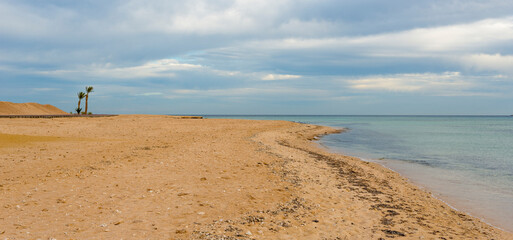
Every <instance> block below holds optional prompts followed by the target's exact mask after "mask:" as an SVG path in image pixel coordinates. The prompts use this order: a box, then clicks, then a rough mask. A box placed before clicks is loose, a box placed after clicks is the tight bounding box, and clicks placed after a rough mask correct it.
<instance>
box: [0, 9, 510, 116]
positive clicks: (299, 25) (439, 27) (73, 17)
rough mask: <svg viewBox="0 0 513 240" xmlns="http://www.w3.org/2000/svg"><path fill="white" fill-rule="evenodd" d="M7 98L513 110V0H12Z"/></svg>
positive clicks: (114, 107)
mask: <svg viewBox="0 0 513 240" xmlns="http://www.w3.org/2000/svg"><path fill="white" fill-rule="evenodd" d="M0 83H1V87H0V101H11V102H40V103H48V104H53V105H55V106H57V107H59V108H61V109H63V110H65V111H72V110H73V109H74V108H75V107H76V103H77V98H76V93H77V92H79V91H82V90H83V88H84V87H85V86H86V85H92V86H94V88H95V92H94V93H92V95H91V97H90V110H91V111H92V112H95V113H150V114H513V1H503V0H489V1H484V0H461V1H458V0H418V1H410V0H392V1H382V0H358V1H356V0H351V1H349V0H187V1H171V0H155V1H142V0H141V1H138V0H123V1H116V0H113V1H103V0H84V1H68V0H46V1H33V0H0Z"/></svg>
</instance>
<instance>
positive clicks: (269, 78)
mask: <svg viewBox="0 0 513 240" xmlns="http://www.w3.org/2000/svg"><path fill="white" fill-rule="evenodd" d="M297 78H301V76H300V75H290V74H267V75H265V76H263V77H262V80H265V81H273V80H287V79H297Z"/></svg>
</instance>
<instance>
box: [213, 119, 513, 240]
mask: <svg viewBox="0 0 513 240" xmlns="http://www.w3.org/2000/svg"><path fill="white" fill-rule="evenodd" d="M206 117H207V118H237V119H262V120H288V121H296V122H304V123H310V124H317V125H325V126H332V127H336V128H347V129H348V131H346V132H344V133H341V134H332V135H328V136H325V137H323V138H322V139H321V140H320V143H321V144H322V145H324V146H325V147H327V148H328V149H329V150H331V151H333V152H337V153H342V154H345V155H351V156H357V157H360V158H362V159H363V160H366V161H373V162H378V163H380V164H382V165H384V166H386V167H388V168H390V169H392V170H394V171H397V172H399V173H400V174H402V175H403V176H405V177H407V178H409V179H410V180H411V181H412V182H414V183H416V184H418V185H420V186H422V187H424V188H426V189H427V190H429V191H431V192H432V193H433V194H434V195H435V196H436V197H438V198H440V199H442V200H444V201H445V202H447V203H448V204H450V205H451V206H453V207H455V208H456V209H458V210H462V211H465V212H468V213H470V214H471V215H473V216H476V217H479V218H481V219H483V220H484V221H486V222H488V223H491V224H492V225H494V226H498V227H501V228H503V229H505V230H508V231H511V232H513V117H507V116H206Z"/></svg>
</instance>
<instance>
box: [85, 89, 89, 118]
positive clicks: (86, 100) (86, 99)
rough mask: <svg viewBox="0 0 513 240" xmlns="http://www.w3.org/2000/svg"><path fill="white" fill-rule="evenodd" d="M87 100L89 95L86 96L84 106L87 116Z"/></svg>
mask: <svg viewBox="0 0 513 240" xmlns="http://www.w3.org/2000/svg"><path fill="white" fill-rule="evenodd" d="M88 100H89V93H88V94H86V106H85V114H86V115H87V101H88Z"/></svg>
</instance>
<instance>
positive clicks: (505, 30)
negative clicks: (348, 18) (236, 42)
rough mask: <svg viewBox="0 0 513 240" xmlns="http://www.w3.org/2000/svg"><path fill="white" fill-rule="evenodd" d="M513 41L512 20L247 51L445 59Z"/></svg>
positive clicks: (270, 43) (294, 41)
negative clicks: (326, 52)
mask: <svg viewBox="0 0 513 240" xmlns="http://www.w3.org/2000/svg"><path fill="white" fill-rule="evenodd" d="M512 40H513V17H508V18H498V19H486V20H481V21H477V22H473V23H468V24H458V25H450V26H441V27H433V28H417V29H412V30H407V31H401V32H396V33H384V34H374V35H368V36H356V37H328V38H326V37H322V38H298V37H292V38H286V39H279V40H264V41H253V42H248V43H247V44H246V47H249V48H263V49H269V50H298V49H311V50H327V51H332V52H344V53H356V54H358V55H366V56H392V57H394V56H399V57H400V56H430V55H431V54H437V55H438V56H444V55H446V54H448V53H453V54H454V53H461V52H468V51H470V52H472V51H479V50H480V49H483V48H486V47H490V46H494V45H495V44H498V43H507V42H508V41H512Z"/></svg>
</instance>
